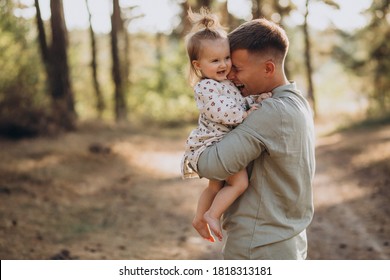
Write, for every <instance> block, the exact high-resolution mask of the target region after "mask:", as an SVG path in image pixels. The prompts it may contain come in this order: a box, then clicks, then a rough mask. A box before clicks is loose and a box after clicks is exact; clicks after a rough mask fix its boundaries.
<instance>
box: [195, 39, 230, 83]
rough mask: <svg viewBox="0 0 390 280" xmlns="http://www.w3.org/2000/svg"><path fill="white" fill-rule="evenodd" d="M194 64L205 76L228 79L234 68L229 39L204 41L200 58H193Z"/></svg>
mask: <svg viewBox="0 0 390 280" xmlns="http://www.w3.org/2000/svg"><path fill="white" fill-rule="evenodd" d="M192 65H193V66H194V67H195V69H197V70H199V71H200V72H201V73H202V76H203V77H204V78H209V79H213V80H216V81H219V82H221V81H223V80H226V79H227V75H228V74H229V72H230V69H231V68H232V61H231V60H230V47H229V42H228V39H217V40H204V41H202V47H201V50H200V54H199V59H197V60H193V61H192Z"/></svg>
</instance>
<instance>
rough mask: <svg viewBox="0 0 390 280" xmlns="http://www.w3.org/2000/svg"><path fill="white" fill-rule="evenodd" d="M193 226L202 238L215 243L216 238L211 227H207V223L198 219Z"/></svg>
mask: <svg viewBox="0 0 390 280" xmlns="http://www.w3.org/2000/svg"><path fill="white" fill-rule="evenodd" d="M192 226H193V227H194V228H195V229H196V231H197V232H198V233H199V234H200V236H202V237H203V238H204V239H206V240H208V241H210V242H214V241H215V240H214V237H213V236H212V235H211V232H210V229H209V226H208V225H207V223H206V221H204V220H203V219H199V218H197V217H195V218H194V220H193V221H192Z"/></svg>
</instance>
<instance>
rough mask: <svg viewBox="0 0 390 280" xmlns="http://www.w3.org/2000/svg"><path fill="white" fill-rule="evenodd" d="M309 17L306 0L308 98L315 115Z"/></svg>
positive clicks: (307, 1)
mask: <svg viewBox="0 0 390 280" xmlns="http://www.w3.org/2000/svg"><path fill="white" fill-rule="evenodd" d="M308 15H309V0H306V12H305V20H304V23H303V33H304V38H305V64H306V79H307V86H308V98H309V102H310V103H311V105H312V108H313V112H314V115H315V116H316V114H317V109H316V101H315V95H314V85H313V79H312V76H313V70H312V64H311V55H310V49H311V45H310V35H309V28H308V24H307V18H308Z"/></svg>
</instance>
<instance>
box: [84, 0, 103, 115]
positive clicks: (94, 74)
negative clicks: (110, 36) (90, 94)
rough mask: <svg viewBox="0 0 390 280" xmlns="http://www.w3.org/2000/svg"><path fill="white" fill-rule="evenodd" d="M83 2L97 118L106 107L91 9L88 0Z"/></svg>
mask: <svg viewBox="0 0 390 280" xmlns="http://www.w3.org/2000/svg"><path fill="white" fill-rule="evenodd" d="M85 4H86V6H87V10H88V15H89V34H90V38H91V51H92V60H91V68H92V79H93V86H94V89H95V95H96V110H97V112H98V116H99V118H101V117H102V115H103V111H104V108H105V107H106V106H105V104H104V99H103V96H102V93H101V90H100V84H99V79H98V74H97V68H98V66H97V58H96V53H97V50H96V38H95V33H94V31H93V28H92V15H91V11H90V9H89V1H88V0H85Z"/></svg>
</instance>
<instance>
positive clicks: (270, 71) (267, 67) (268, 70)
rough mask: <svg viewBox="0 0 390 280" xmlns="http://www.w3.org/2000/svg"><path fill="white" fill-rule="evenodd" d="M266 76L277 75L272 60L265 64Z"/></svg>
mask: <svg viewBox="0 0 390 280" xmlns="http://www.w3.org/2000/svg"><path fill="white" fill-rule="evenodd" d="M264 69H265V74H266V76H272V75H273V74H274V73H275V69H276V67H275V63H274V62H273V61H272V60H268V61H266V62H265V67H264Z"/></svg>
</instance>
